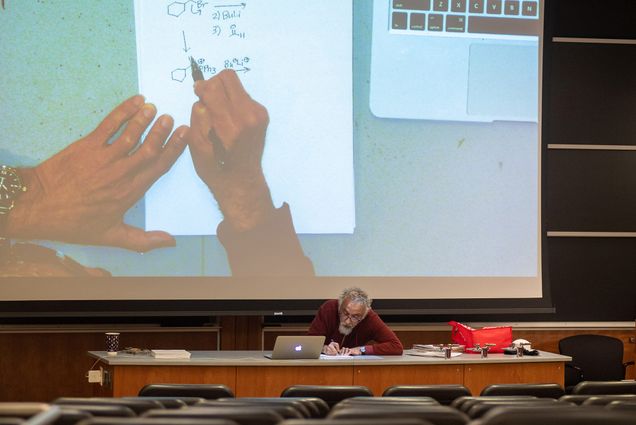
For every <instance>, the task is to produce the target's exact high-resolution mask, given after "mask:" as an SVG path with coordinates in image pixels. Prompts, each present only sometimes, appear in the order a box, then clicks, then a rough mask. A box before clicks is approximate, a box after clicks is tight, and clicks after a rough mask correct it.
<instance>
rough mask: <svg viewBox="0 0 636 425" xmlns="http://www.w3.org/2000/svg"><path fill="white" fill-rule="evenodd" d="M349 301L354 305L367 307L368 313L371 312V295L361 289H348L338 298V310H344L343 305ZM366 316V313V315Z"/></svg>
mask: <svg viewBox="0 0 636 425" xmlns="http://www.w3.org/2000/svg"><path fill="white" fill-rule="evenodd" d="M345 300H348V301H349V302H350V303H353V304H362V305H364V307H365V310H366V311H369V309H370V308H371V303H372V302H373V300H372V299H371V298H369V295H368V294H367V293H366V292H365V291H363V290H362V289H360V288H355V287H354V288H347V289H345V290H344V291H342V293H341V294H340V296H339V297H338V310H340V309H341V308H342V303H343V302H344V301H345ZM365 315H366V313H365Z"/></svg>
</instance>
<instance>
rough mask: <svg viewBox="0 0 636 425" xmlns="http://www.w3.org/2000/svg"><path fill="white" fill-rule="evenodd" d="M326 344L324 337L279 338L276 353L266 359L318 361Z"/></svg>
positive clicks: (277, 338)
mask: <svg viewBox="0 0 636 425" xmlns="http://www.w3.org/2000/svg"><path fill="white" fill-rule="evenodd" d="M324 343H325V337H324V336H278V337H276V342H275V343H274V351H272V354H266V355H265V357H267V358H269V359H272V360H289V359H318V358H320V353H321V352H322V347H323V345H324Z"/></svg>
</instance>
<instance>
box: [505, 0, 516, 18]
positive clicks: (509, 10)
mask: <svg viewBox="0 0 636 425" xmlns="http://www.w3.org/2000/svg"><path fill="white" fill-rule="evenodd" d="M504 13H505V14H506V15H514V16H516V15H518V14H519V2H518V1H516V0H506V4H505V5H504Z"/></svg>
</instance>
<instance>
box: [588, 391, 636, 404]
mask: <svg viewBox="0 0 636 425" xmlns="http://www.w3.org/2000/svg"><path fill="white" fill-rule="evenodd" d="M613 401H628V402H631V403H636V394H604V395H593V396H590V397H589V398H588V399H587V400H585V401H584V402H583V403H581V406H607V405H608V404H610V403H611V402H613Z"/></svg>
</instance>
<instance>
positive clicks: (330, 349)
mask: <svg viewBox="0 0 636 425" xmlns="http://www.w3.org/2000/svg"><path fill="white" fill-rule="evenodd" d="M340 351H341V349H340V345H339V344H338V343H337V342H336V341H334V340H333V339H332V340H331V342H330V343H329V344H328V345H325V347H324V349H323V353H324V354H326V355H328V356H337V355H338V354H340Z"/></svg>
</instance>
